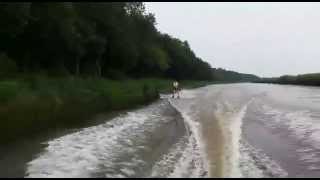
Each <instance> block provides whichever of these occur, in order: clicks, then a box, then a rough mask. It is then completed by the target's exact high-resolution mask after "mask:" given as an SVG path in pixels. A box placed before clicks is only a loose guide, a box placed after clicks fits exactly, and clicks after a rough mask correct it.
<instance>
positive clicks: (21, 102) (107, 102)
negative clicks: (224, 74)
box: [0, 76, 208, 143]
mask: <svg viewBox="0 0 320 180" xmlns="http://www.w3.org/2000/svg"><path fill="white" fill-rule="evenodd" d="M171 83H172V81H171V80H165V79H140V80H123V81H113V80H106V79H96V78H88V79H80V78H72V77H70V78H46V77H38V76H32V77H25V78H20V79H18V78H17V79H14V80H2V81H0V121H1V122H0V124H1V126H0V143H6V142H11V141H14V140H16V139H18V138H19V137H22V136H27V135H31V134H35V133H37V132H41V131H44V130H49V129H54V128H60V127H69V126H73V125H75V124H79V123H82V122H84V121H87V120H89V119H90V118H91V117H92V116H94V115H95V114H97V113H100V112H108V111H113V110H119V109H127V108H133V107H136V106H138V105H143V104H147V103H149V102H151V101H153V100H155V99H157V98H158V97H159V96H158V95H159V92H169V91H170V88H171ZM181 84H182V86H183V87H184V88H193V87H198V86H202V85H206V84H208V82H204V81H182V82H181Z"/></svg>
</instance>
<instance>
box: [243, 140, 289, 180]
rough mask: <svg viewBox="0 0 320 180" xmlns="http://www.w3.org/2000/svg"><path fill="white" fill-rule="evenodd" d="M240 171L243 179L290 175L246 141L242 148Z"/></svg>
mask: <svg viewBox="0 0 320 180" xmlns="http://www.w3.org/2000/svg"><path fill="white" fill-rule="evenodd" d="M240 152H241V157H240V169H241V172H242V175H243V177H246V178H264V177H277V178H282V177H287V176H288V173H287V172H286V171H285V170H284V169H283V168H282V167H281V166H280V165H279V164H278V163H277V162H276V161H275V160H273V159H271V158H270V157H268V156H267V155H266V154H265V153H263V151H262V150H261V149H257V148H255V147H253V146H251V145H250V144H248V143H247V142H245V141H244V140H242V141H241V146H240Z"/></svg>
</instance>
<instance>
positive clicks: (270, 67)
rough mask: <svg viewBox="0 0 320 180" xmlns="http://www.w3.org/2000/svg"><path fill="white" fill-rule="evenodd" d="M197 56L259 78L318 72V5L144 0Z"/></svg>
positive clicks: (161, 26) (160, 22) (165, 28)
mask: <svg viewBox="0 0 320 180" xmlns="http://www.w3.org/2000/svg"><path fill="white" fill-rule="evenodd" d="M145 4H146V7H147V11H149V12H152V13H154V14H155V16H156V20H157V23H158V25H157V27H158V29H159V30H160V31H161V32H163V33H168V34H170V35H172V36H174V37H177V38H179V39H181V40H187V41H188V42H189V44H190V46H191V48H192V49H193V50H194V52H195V53H196V55H197V56H198V57H201V58H202V59H203V60H205V61H207V62H209V63H210V64H211V65H212V67H221V68H225V69H229V70H235V71H238V72H242V73H252V74H256V75H259V76H263V77H272V76H280V75H284V74H293V75H294V74H301V73H313V72H320V3H317V2H314V3H298V2H295V3H286V2H285V3H276V2H274V3H262V2H256V3H243V2H220V3H218V2H188V3H186V2H147V3H145Z"/></svg>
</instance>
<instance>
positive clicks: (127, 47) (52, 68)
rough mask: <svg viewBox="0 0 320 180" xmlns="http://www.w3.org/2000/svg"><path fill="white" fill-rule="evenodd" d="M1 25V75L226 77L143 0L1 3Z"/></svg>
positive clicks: (201, 78) (203, 78) (180, 78)
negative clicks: (159, 21) (168, 30)
mask: <svg viewBox="0 0 320 180" xmlns="http://www.w3.org/2000/svg"><path fill="white" fill-rule="evenodd" d="M0 26H1V28H0V40H1V43H0V77H5V76H11V75H14V74H19V73H21V74H26V73H27V74H28V73H45V74H48V75H51V76H52V75H56V76H66V75H74V76H97V77H106V78H111V79H121V78H126V77H132V78H140V77H160V78H173V79H177V80H184V79H188V80H215V79H221V78H222V79H223V76H224V75H223V76H222V74H223V73H219V75H218V76H215V74H216V73H215V70H214V69H212V68H211V66H210V65H209V64H208V63H207V62H205V61H203V60H202V59H201V58H199V57H197V56H196V55H195V53H194V52H193V51H192V49H191V48H190V46H189V44H188V42H187V41H181V40H179V39H177V38H174V37H172V36H170V35H168V34H164V33H161V32H159V31H158V30H157V28H156V19H155V16H154V14H152V13H148V12H146V8H145V5H144V3H142V2H100V3H97V2H94V3H84V2H81V3H80V2H78V3H76V2H50V3H48V2H46V3H40V2H24V3H0ZM219 72H220V71H219ZM233 76H234V74H233ZM235 76H237V75H235ZM233 79H234V78H233Z"/></svg>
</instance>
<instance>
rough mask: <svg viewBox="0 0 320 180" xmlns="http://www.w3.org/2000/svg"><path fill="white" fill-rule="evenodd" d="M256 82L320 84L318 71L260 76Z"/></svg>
mask: <svg viewBox="0 0 320 180" xmlns="http://www.w3.org/2000/svg"><path fill="white" fill-rule="evenodd" d="M256 82H258V83H275V84H296V85H310V86H320V73H309V74H299V75H296V76H293V75H283V76H280V77H273V78H261V79H259V80H257V81H256Z"/></svg>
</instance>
